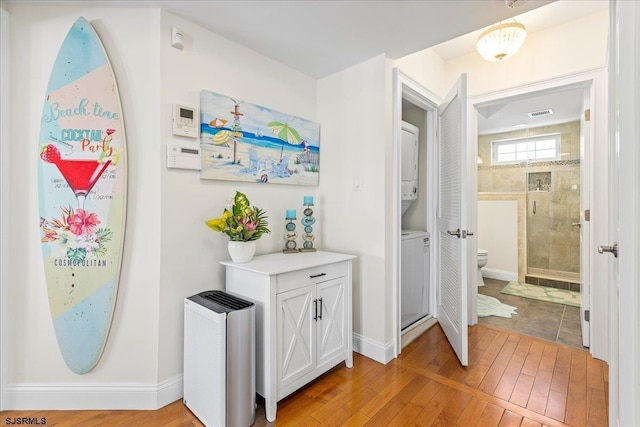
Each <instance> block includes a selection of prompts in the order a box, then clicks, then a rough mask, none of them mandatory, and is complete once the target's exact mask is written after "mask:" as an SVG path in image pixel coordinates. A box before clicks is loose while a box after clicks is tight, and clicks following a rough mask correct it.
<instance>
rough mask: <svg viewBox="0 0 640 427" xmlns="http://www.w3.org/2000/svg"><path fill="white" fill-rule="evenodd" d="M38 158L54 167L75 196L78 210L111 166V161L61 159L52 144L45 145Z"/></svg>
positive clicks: (82, 207) (82, 206)
mask: <svg viewBox="0 0 640 427" xmlns="http://www.w3.org/2000/svg"><path fill="white" fill-rule="evenodd" d="M40 157H41V158H42V159H43V160H44V161H45V162H48V163H53V164H54V165H56V167H57V168H58V170H59V171H60V173H61V174H62V176H63V177H64V179H65V180H66V181H67V184H69V187H70V188H71V190H72V191H73V194H75V196H76V199H77V200H78V208H79V209H84V202H85V200H86V198H87V195H88V194H89V192H90V191H91V189H92V188H93V186H94V185H95V184H96V182H98V180H99V179H100V177H101V176H102V174H103V173H104V171H105V170H106V169H107V167H109V165H110V164H111V160H106V161H105V162H104V163H100V162H98V161H97V160H95V159H86V160H85V159H62V158H61V157H60V151H58V148H57V147H56V146H55V145H53V144H49V145H47V146H46V147H45V149H44V151H43V152H42V153H41V154H40Z"/></svg>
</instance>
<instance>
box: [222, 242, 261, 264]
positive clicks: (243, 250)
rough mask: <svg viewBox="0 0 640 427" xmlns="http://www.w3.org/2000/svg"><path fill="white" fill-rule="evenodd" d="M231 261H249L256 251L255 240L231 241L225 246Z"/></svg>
mask: <svg viewBox="0 0 640 427" xmlns="http://www.w3.org/2000/svg"><path fill="white" fill-rule="evenodd" d="M227 249H228V250H229V255H230V256H231V259H232V260H233V262H249V261H251V260H252V259H253V255H254V254H255V253H256V242H255V241H250V242H232V241H229V245H228V247H227Z"/></svg>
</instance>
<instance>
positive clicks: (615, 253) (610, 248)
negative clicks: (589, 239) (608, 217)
mask: <svg viewBox="0 0 640 427" xmlns="http://www.w3.org/2000/svg"><path fill="white" fill-rule="evenodd" d="M605 252H610V253H612V254H613V256H614V257H615V258H618V253H619V251H618V242H615V243H614V244H613V246H598V253H599V254H603V253H605Z"/></svg>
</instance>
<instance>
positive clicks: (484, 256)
mask: <svg viewBox="0 0 640 427" xmlns="http://www.w3.org/2000/svg"><path fill="white" fill-rule="evenodd" d="M488 260H489V251H488V250H486V249H480V248H478V286H484V280H483V279H482V267H484V266H485V265H487V261H488Z"/></svg>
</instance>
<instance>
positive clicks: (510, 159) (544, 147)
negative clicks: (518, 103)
mask: <svg viewBox="0 0 640 427" xmlns="http://www.w3.org/2000/svg"><path fill="white" fill-rule="evenodd" d="M527 160H528V161H531V162H536V161H538V162H539V161H543V160H560V134H559V133H553V134H548V135H536V136H531V137H527V138H516V139H501V140H497V141H491V164H493V165H503V164H509V163H520V162H524V161H527Z"/></svg>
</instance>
